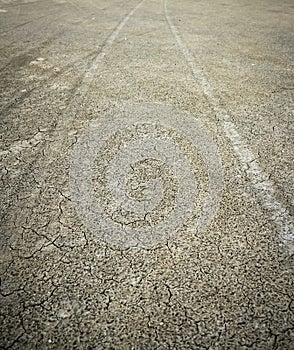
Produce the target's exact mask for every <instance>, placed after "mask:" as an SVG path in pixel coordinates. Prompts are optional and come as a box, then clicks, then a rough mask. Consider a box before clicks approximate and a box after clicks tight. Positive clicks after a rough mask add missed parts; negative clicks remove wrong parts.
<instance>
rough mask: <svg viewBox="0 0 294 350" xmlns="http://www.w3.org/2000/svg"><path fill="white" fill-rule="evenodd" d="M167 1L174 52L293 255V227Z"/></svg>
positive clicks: (167, 17)
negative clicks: (212, 111) (218, 121)
mask: <svg viewBox="0 0 294 350" xmlns="http://www.w3.org/2000/svg"><path fill="white" fill-rule="evenodd" d="M167 3H168V0H164V13H165V18H166V21H167V23H168V26H169V29H170V31H171V33H172V35H173V37H174V38H175V40H176V42H177V45H178V48H179V50H180V51H181V53H182V54H183V56H184V58H185V59H186V61H187V64H188V66H189V67H190V69H191V71H192V74H193V76H194V78H195V80H196V82H197V83H198V84H199V85H200V87H201V88H202V90H203V93H204V95H205V96H206V97H207V99H208V100H209V101H210V103H211V104H212V106H213V108H214V109H215V111H216V112H217V113H218V116H219V117H220V118H221V120H222V123H223V129H224V133H225V135H226V137H227V138H228V139H229V140H230V143H231V145H232V148H233V150H234V152H235V154H236V156H237V157H238V158H239V161H240V163H241V165H242V167H243V169H244V171H245V173H246V175H247V177H248V178H249V179H250V180H251V185H252V188H253V191H254V192H255V193H256V195H257V198H258V199H259V202H260V203H261V204H262V206H263V207H264V208H265V209H266V210H268V211H269V212H270V213H271V220H272V221H273V222H274V223H275V224H276V226H277V229H278V233H279V236H280V240H281V241H282V242H283V244H284V245H285V247H286V248H287V250H288V251H289V252H290V253H293V252H294V225H293V222H292V218H291V215H290V213H289V211H288V210H287V209H286V208H284V207H283V205H282V204H281V203H280V202H279V201H278V199H277V198H276V193H275V189H274V187H273V185H272V184H271V182H270V181H269V180H268V179H269V176H268V175H267V174H266V172H265V171H264V170H263V169H262V168H261V166H260V165H259V164H258V163H257V161H256V159H255V157H254V155H253V153H252V151H251V150H250V148H249V146H248V145H247V144H246V142H245V141H244V139H243V138H242V137H241V135H240V134H239V132H238V131H237V128H236V126H235V124H234V123H233V122H232V120H231V119H230V117H229V116H228V112H227V111H225V110H224V109H223V108H221V107H220V104H219V101H218V99H217V98H216V97H215V94H214V89H213V87H212V86H211V84H210V83H209V81H208V79H207V77H206V76H205V74H204V73H203V72H202V70H201V69H200V68H199V67H198V66H197V64H196V61H195V57H194V56H193V54H192V53H191V51H190V50H189V49H188V48H187V46H186V45H185V44H184V42H183V41H182V39H181V36H180V35H179V32H178V29H177V27H176V26H175V25H174V23H173V21H172V19H171V17H170V16H169V13H168V9H167Z"/></svg>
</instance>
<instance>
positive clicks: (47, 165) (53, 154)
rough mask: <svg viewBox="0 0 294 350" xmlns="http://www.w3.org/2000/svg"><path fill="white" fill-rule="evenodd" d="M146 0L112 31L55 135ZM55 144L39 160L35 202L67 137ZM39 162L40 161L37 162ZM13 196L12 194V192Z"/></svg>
mask: <svg viewBox="0 0 294 350" xmlns="http://www.w3.org/2000/svg"><path fill="white" fill-rule="evenodd" d="M145 1H146V0H141V1H140V2H139V3H138V4H137V5H136V6H135V7H134V8H133V9H132V10H131V11H130V12H129V13H128V14H127V15H126V16H125V17H124V18H123V19H122V20H121V21H120V22H119V24H118V25H117V26H116V27H115V29H114V30H113V31H112V33H111V34H110V35H109V37H108V39H107V40H106V42H105V43H104V45H103V47H102V49H101V50H100V51H99V53H98V55H97V56H96V58H95V59H94V61H93V62H92V64H91V66H90V67H89V69H88V71H87V72H86V74H85V75H84V77H83V79H82V81H81V83H80V85H79V87H78V88H77V89H76V91H75V93H74V94H73V95H72V97H71V100H70V101H69V103H68V105H67V108H66V109H65V111H64V113H63V115H62V117H61V120H60V122H59V123H58V124H57V126H56V129H55V131H54V134H55V135H58V133H59V132H61V133H64V130H67V129H68V128H71V121H72V120H73V119H74V118H75V115H76V113H77V111H79V110H80V108H81V105H82V103H83V101H84V98H85V95H86V94H87V92H88V89H89V87H90V85H91V83H92V81H93V79H94V77H95V73H96V71H97V69H98V68H99V64H100V63H101V62H102V61H103V60H104V58H105V57H106V55H107V54H108V53H109V51H110V50H111V47H112V45H113V43H114V41H115V40H116V39H117V37H118V35H119V33H120V31H121V30H122V29H123V27H124V26H125V25H126V23H127V22H128V21H129V19H130V18H131V17H132V16H133V14H134V13H135V12H136V11H137V10H138V9H139V7H140V6H141V5H142V4H143V3H144V2H145ZM53 143H54V144H53V145H52V146H51V145H48V146H47V151H48V154H50V159H49V160H45V161H44V158H42V159H41V160H40V161H39V162H40V164H39V169H42V170H41V171H40V172H39V173H38V176H39V178H40V180H39V181H38V182H36V185H37V186H36V189H35V191H34V192H33V194H31V198H30V199H31V200H32V201H33V202H36V201H37V200H38V197H39V196H40V194H41V193H42V191H43V190H44V186H45V185H46V183H47V182H49V179H50V178H51V177H52V176H54V175H56V174H55V173H54V171H53V170H52V169H51V167H52V165H53V164H54V162H55V161H56V160H57V159H58V158H59V157H60V150H61V149H62V146H63V145H65V144H66V137H60V138H59V139H58V140H57V141H56V142H53ZM36 163H38V161H37V162H36ZM17 192H18V188H17V186H15V187H14V193H17ZM10 196H11V197H12V194H10Z"/></svg>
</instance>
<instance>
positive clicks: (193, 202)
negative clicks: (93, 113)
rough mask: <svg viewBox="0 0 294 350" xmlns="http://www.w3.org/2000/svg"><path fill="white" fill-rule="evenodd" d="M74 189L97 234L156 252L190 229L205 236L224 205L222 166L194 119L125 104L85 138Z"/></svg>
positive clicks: (74, 168)
mask: <svg viewBox="0 0 294 350" xmlns="http://www.w3.org/2000/svg"><path fill="white" fill-rule="evenodd" d="M70 187H71V195H72V198H73V201H74V204H75V208H76V210H77V212H78V214H79V216H80V218H81V219H82V221H83V222H84V223H85V224H86V226H87V227H88V229H89V230H90V231H91V232H92V233H93V234H95V235H97V236H98V237H100V238H102V239H103V240H104V241H106V242H107V243H110V244H114V245H119V246H123V247H132V246H136V247H141V248H150V247H154V246H156V245H158V244H160V243H162V242H164V241H166V240H168V239H169V238H171V236H172V235H173V234H175V233H176V232H179V231H180V230H182V229H183V228H184V227H193V228H194V229H195V232H200V231H203V230H204V229H205V227H206V226H207V225H208V224H209V223H210V222H211V220H212V218H213V216H214V215H215V213H216V211H217V209H218V207H219V203H220V200H221V193H222V187H223V180H222V165H221V159H220V155H219V152H218V148H217V145H216V144H215V142H214V141H213V139H212V138H211V137H210V136H209V135H208V134H207V133H206V132H205V131H204V129H203V127H202V125H201V124H200V123H199V121H198V120H197V119H196V118H195V117H194V116H192V115H190V114H188V113H185V112H183V111H180V110H177V109H175V108H173V107H170V106H165V105H161V104H144V105H137V104H134V105H132V104H123V105H120V106H118V107H117V108H115V110H112V111H110V112H108V113H107V114H105V115H103V116H101V117H99V118H98V119H97V120H95V121H94V122H92V123H91V124H90V125H89V127H88V128H87V129H86V130H85V132H84V133H83V134H82V135H81V137H80V139H79V141H78V142H77V144H76V147H75V149H74V153H73V160H72V164H71V169H70Z"/></svg>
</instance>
